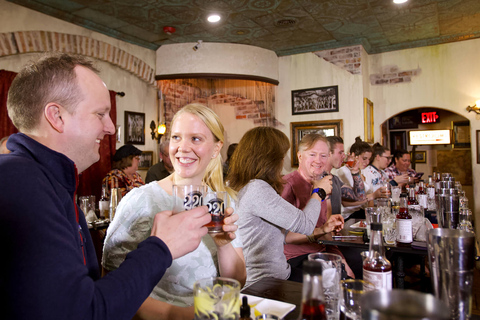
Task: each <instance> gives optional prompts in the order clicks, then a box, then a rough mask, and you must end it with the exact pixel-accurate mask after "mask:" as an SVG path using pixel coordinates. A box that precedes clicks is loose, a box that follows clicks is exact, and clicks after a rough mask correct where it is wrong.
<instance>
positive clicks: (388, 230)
mask: <svg viewBox="0 0 480 320" xmlns="http://www.w3.org/2000/svg"><path fill="white" fill-rule="evenodd" d="M382 225H383V238H384V239H385V243H386V244H395V240H396V239H397V234H396V231H395V219H394V218H391V217H388V218H387V219H386V220H383V223H382Z"/></svg>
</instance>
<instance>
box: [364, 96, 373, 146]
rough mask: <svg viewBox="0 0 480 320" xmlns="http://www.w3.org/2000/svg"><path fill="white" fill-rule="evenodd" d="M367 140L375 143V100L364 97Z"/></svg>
mask: <svg viewBox="0 0 480 320" xmlns="http://www.w3.org/2000/svg"><path fill="white" fill-rule="evenodd" d="M363 119H364V128H365V142H369V143H373V102H372V101H370V100H368V99H367V98H363Z"/></svg>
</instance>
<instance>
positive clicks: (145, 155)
mask: <svg viewBox="0 0 480 320" xmlns="http://www.w3.org/2000/svg"><path fill="white" fill-rule="evenodd" d="M152 163H153V151H142V154H141V155H140V162H139V164H138V169H140V170H148V169H149V168H150V167H151V166H152Z"/></svg>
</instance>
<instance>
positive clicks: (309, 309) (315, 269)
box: [298, 261, 327, 320]
mask: <svg viewBox="0 0 480 320" xmlns="http://www.w3.org/2000/svg"><path fill="white" fill-rule="evenodd" d="M298 319H299V320H326V319H327V316H326V313H325V296H324V294H323V285H322V263H321V262H320V261H305V262H304V263H303V285H302V311H301V313H300V317H299V318H298Z"/></svg>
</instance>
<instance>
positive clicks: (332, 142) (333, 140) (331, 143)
mask: <svg viewBox="0 0 480 320" xmlns="http://www.w3.org/2000/svg"><path fill="white" fill-rule="evenodd" d="M327 140H328V147H329V149H330V152H331V153H333V150H334V149H335V146H336V145H337V144H339V143H341V144H343V139H342V138H341V137H339V136H328V137H327Z"/></svg>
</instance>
